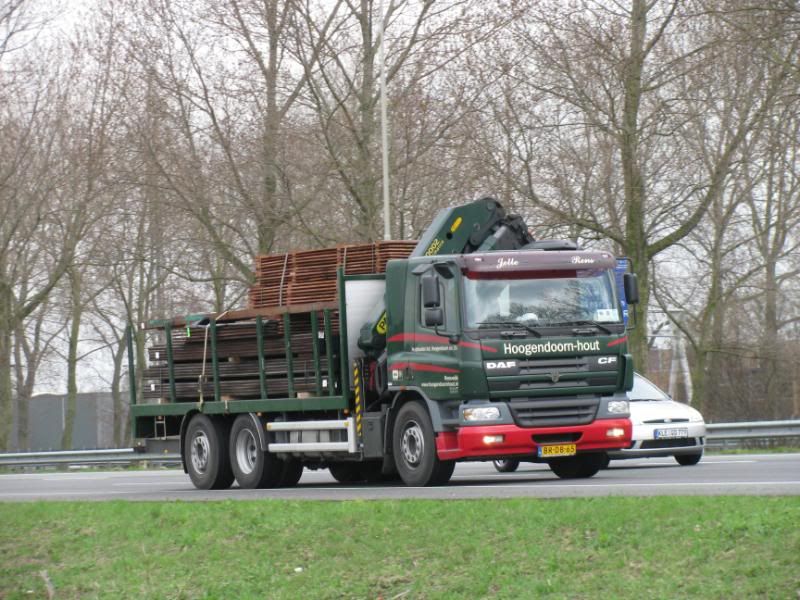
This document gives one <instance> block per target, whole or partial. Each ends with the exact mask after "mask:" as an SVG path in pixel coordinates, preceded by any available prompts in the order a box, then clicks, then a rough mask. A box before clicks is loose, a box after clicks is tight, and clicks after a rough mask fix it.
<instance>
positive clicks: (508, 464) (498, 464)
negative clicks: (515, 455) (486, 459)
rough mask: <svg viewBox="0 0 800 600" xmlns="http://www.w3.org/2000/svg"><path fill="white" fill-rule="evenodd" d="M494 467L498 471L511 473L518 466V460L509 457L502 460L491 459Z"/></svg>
mask: <svg viewBox="0 0 800 600" xmlns="http://www.w3.org/2000/svg"><path fill="white" fill-rule="evenodd" d="M492 463H493V464H494V468H495V469H497V470H498V471H499V472H500V473H513V472H514V471H516V470H517V469H518V468H519V461H518V460H513V459H510V458H507V459H504V460H493V461H492Z"/></svg>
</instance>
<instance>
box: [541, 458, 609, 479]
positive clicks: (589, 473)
mask: <svg viewBox="0 0 800 600" xmlns="http://www.w3.org/2000/svg"><path fill="white" fill-rule="evenodd" d="M604 462H605V457H604V454H602V453H597V454H583V455H580V456H570V457H569V458H555V459H553V460H551V461H550V462H549V465H550V469H551V470H552V471H553V473H555V474H556V475H558V476H559V477H560V478H561V479H585V478H588V477H594V475H596V474H597V472H598V471H599V470H600V469H601V468H602V466H603V463H604Z"/></svg>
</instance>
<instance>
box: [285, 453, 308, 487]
mask: <svg viewBox="0 0 800 600" xmlns="http://www.w3.org/2000/svg"><path fill="white" fill-rule="evenodd" d="M302 476H303V463H302V462H300V461H299V460H297V459H296V458H289V459H287V460H285V461H283V471H282V472H281V481H280V486H281V487H294V486H296V485H297V482H298V481H300V478H301V477H302Z"/></svg>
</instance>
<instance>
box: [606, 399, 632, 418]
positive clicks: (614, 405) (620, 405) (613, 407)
mask: <svg viewBox="0 0 800 600" xmlns="http://www.w3.org/2000/svg"><path fill="white" fill-rule="evenodd" d="M629 410H630V407H629V406H628V401H627V400H611V401H610V402H609V403H608V412H610V413H611V414H613V415H624V414H626V413H627V412H629Z"/></svg>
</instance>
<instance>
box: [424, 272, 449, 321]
mask: <svg viewBox="0 0 800 600" xmlns="http://www.w3.org/2000/svg"><path fill="white" fill-rule="evenodd" d="M422 306H423V308H424V309H425V315H424V321H425V327H439V326H441V325H444V311H443V310H442V297H441V295H440V293H439V277H438V276H436V275H427V276H425V277H423V278H422Z"/></svg>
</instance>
